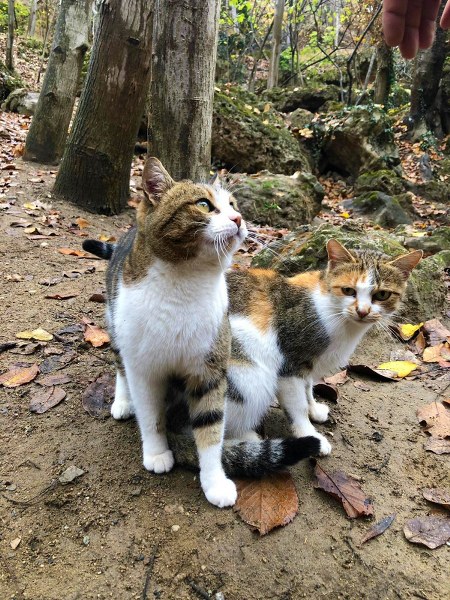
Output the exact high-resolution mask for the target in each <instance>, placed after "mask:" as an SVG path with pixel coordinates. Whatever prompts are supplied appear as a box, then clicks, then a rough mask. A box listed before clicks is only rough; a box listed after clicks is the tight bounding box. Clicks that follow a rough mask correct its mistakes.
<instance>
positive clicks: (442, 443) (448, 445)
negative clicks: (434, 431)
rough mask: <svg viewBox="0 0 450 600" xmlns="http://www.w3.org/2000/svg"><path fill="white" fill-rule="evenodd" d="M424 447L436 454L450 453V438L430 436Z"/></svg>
mask: <svg viewBox="0 0 450 600" xmlns="http://www.w3.org/2000/svg"><path fill="white" fill-rule="evenodd" d="M423 447H424V450H428V451H429V452H434V454H450V440H440V439H439V438H434V437H429V438H428V439H427V441H426V442H425V444H424V445H423Z"/></svg>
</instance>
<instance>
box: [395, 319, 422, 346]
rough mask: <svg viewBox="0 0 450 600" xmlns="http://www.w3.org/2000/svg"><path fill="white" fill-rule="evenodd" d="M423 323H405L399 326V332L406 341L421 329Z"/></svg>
mask: <svg viewBox="0 0 450 600" xmlns="http://www.w3.org/2000/svg"><path fill="white" fill-rule="evenodd" d="M422 326H423V323H419V324H418V325H411V324H410V323H404V324H402V325H399V326H398V332H399V334H400V337H401V338H402V340H403V341H404V342H407V341H408V340H410V339H411V338H412V337H414V335H415V334H416V333H417V332H418V331H419V330H420V329H421V327H422Z"/></svg>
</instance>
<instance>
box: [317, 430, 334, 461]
mask: <svg viewBox="0 0 450 600" xmlns="http://www.w3.org/2000/svg"><path fill="white" fill-rule="evenodd" d="M314 437H316V438H318V439H319V440H320V451H319V456H328V454H330V453H331V448H332V445H331V444H330V442H329V441H328V440H327V438H326V437H325V436H324V435H322V434H321V433H315V434H314Z"/></svg>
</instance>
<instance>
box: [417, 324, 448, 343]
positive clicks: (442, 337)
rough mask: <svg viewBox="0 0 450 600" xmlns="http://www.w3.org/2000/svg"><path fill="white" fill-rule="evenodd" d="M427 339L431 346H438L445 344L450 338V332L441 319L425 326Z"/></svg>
mask: <svg viewBox="0 0 450 600" xmlns="http://www.w3.org/2000/svg"><path fill="white" fill-rule="evenodd" d="M423 331H424V333H425V337H426V338H427V339H428V344H429V345H430V346H437V345H438V344H440V343H441V342H445V341H446V340H447V338H448V337H450V331H449V330H448V329H447V327H445V325H443V324H442V323H441V322H440V321H439V319H431V320H430V321H426V322H425V323H424V324H423Z"/></svg>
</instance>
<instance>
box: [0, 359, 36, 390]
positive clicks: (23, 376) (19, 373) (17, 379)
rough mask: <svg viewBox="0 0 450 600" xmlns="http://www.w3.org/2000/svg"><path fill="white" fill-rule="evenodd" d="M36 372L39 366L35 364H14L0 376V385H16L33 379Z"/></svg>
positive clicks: (10, 386) (9, 386)
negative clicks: (21, 365) (23, 365)
mask: <svg viewBox="0 0 450 600" xmlns="http://www.w3.org/2000/svg"><path fill="white" fill-rule="evenodd" d="M38 373H39V367H38V366H37V364H34V365H30V366H28V367H17V366H16V367H13V368H12V369H10V370H9V371H7V372H6V373H3V375H1V376H0V385H3V386H4V387H8V388H13V387H18V386H19V385H24V384H25V383H29V382H30V381H33V379H35V377H37V375H38Z"/></svg>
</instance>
